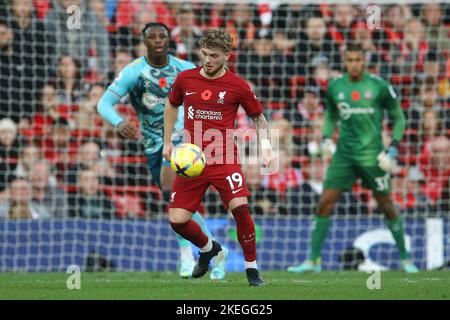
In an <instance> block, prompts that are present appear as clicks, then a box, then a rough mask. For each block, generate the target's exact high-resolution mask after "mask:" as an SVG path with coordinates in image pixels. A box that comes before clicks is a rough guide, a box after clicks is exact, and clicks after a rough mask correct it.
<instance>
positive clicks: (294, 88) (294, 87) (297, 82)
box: [289, 76, 306, 98]
mask: <svg viewBox="0 0 450 320" xmlns="http://www.w3.org/2000/svg"><path fill="white" fill-rule="evenodd" d="M305 84H306V77H305V76H293V77H291V78H290V79H289V85H290V87H291V98H296V97H299V96H300V95H301V94H299V93H301V92H303V87H304V86H305Z"/></svg>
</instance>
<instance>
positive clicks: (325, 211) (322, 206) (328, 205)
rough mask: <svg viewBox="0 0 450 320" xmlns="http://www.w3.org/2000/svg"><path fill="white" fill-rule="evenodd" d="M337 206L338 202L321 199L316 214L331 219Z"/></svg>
mask: <svg viewBox="0 0 450 320" xmlns="http://www.w3.org/2000/svg"><path fill="white" fill-rule="evenodd" d="M335 205H336V201H334V200H333V199H320V200H319V203H318V204H317V209H316V214H317V215H318V216H320V217H329V216H330V215H331V213H332V212H333V209H334V206H335Z"/></svg>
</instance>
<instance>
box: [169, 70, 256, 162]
mask: <svg viewBox="0 0 450 320" xmlns="http://www.w3.org/2000/svg"><path fill="white" fill-rule="evenodd" d="M200 70H201V67H198V68H195V69H190V70H186V71H183V72H181V73H179V74H178V76H177V78H176V80H175V82H174V84H173V85H172V89H171V91H170V94H169V101H170V103H171V104H172V105H175V106H180V105H181V104H183V105H184V129H185V133H184V142H189V143H194V144H196V145H197V146H199V147H201V148H202V150H203V152H204V153H205V157H206V160H207V163H208V164H214V163H215V164H236V163H238V161H237V148H236V144H235V143H234V122H235V119H236V113H237V110H238V108H239V106H240V105H241V106H242V107H243V108H244V110H245V112H246V113H247V115H248V116H250V117H254V116H257V115H259V114H261V113H262V112H263V110H262V106H261V103H260V102H259V101H258V98H257V97H256V95H255V94H254V93H253V92H252V90H251V88H250V86H249V85H248V83H247V82H246V81H245V80H244V79H242V78H241V77H239V76H238V75H236V74H234V73H232V72H230V71H228V70H227V71H226V72H225V74H224V75H223V76H222V77H220V78H217V79H208V78H206V77H204V76H202V75H201V74H200ZM224 155H225V156H224Z"/></svg>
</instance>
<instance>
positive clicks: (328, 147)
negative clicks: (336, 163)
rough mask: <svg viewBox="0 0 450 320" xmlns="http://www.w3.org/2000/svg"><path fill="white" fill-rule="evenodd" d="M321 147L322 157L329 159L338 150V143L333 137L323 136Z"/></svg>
mask: <svg viewBox="0 0 450 320" xmlns="http://www.w3.org/2000/svg"><path fill="white" fill-rule="evenodd" d="M320 149H321V151H322V158H324V159H325V160H328V159H330V158H331V157H332V156H333V154H334V152H335V151H336V144H335V143H334V142H333V140H332V139H331V138H323V139H322V142H321V143H320Z"/></svg>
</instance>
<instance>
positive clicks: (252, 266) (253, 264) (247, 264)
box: [245, 260, 258, 270]
mask: <svg viewBox="0 0 450 320" xmlns="http://www.w3.org/2000/svg"><path fill="white" fill-rule="evenodd" d="M245 269H256V270H258V265H257V264H256V260H255V261H251V262H248V261H245Z"/></svg>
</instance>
